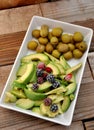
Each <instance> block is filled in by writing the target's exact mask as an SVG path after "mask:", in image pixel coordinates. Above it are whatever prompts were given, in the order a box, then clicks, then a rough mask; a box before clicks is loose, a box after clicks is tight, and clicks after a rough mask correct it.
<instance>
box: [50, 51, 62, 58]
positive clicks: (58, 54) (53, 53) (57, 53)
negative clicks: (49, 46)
mask: <svg viewBox="0 0 94 130" xmlns="http://www.w3.org/2000/svg"><path fill="white" fill-rule="evenodd" d="M60 55H61V53H60V52H59V51H58V50H53V51H52V56H54V57H55V58H59V57H60Z"/></svg>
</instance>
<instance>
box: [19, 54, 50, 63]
mask: <svg viewBox="0 0 94 130" xmlns="http://www.w3.org/2000/svg"><path fill="white" fill-rule="evenodd" d="M33 60H34V61H36V60H40V61H42V62H44V63H48V62H49V58H48V56H47V55H45V54H43V53H35V54H30V55H27V56H24V57H23V58H22V59H21V62H25V63H26V62H30V61H33Z"/></svg>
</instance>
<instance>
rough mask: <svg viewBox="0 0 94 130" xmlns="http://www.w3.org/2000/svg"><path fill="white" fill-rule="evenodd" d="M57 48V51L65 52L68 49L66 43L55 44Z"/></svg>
mask: <svg viewBox="0 0 94 130" xmlns="http://www.w3.org/2000/svg"><path fill="white" fill-rule="evenodd" d="M57 49H58V51H59V52H63V53H65V52H67V51H68V50H69V47H68V45H67V44H64V43H63V44H62V43H59V44H58V46H57Z"/></svg>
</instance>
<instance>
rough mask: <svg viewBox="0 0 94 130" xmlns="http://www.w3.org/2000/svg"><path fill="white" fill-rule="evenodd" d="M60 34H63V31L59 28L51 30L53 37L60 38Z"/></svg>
mask: <svg viewBox="0 0 94 130" xmlns="http://www.w3.org/2000/svg"><path fill="white" fill-rule="evenodd" d="M62 33H63V29H62V28H60V27H56V28H53V29H52V35H53V36H56V37H60V36H61V34H62Z"/></svg>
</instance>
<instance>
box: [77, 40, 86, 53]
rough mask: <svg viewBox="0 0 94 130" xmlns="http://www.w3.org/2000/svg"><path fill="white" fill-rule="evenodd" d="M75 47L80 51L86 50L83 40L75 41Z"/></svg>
mask: <svg viewBox="0 0 94 130" xmlns="http://www.w3.org/2000/svg"><path fill="white" fill-rule="evenodd" d="M76 47H77V48H78V49H79V50H80V51H82V52H84V51H86V49H87V44H86V42H84V41H83V42H80V43H77V45H76Z"/></svg>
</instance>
